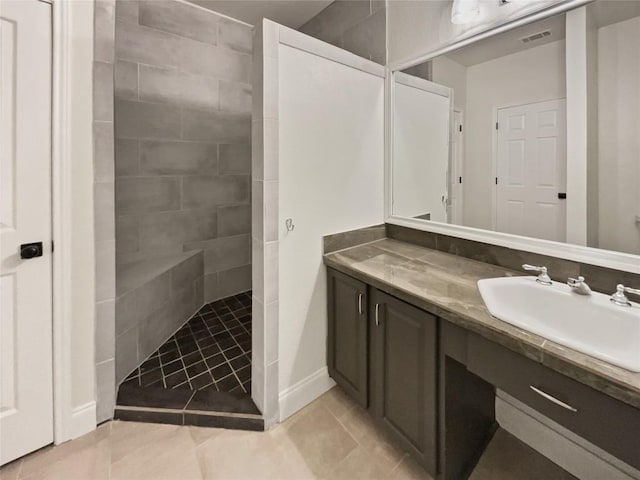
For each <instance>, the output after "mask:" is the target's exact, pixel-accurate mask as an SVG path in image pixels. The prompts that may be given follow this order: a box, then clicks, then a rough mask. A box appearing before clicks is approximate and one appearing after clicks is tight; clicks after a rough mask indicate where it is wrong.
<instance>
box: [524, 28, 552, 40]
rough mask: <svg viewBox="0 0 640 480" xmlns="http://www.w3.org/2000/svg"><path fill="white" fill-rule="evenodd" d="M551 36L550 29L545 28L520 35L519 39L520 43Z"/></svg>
mask: <svg viewBox="0 0 640 480" xmlns="http://www.w3.org/2000/svg"><path fill="white" fill-rule="evenodd" d="M550 36H551V30H545V31H544V32H538V33H533V34H531V35H529V36H527V37H522V38H521V39H520V41H521V42H522V43H529V42H535V41H536V40H540V39H542V38H547V37H550Z"/></svg>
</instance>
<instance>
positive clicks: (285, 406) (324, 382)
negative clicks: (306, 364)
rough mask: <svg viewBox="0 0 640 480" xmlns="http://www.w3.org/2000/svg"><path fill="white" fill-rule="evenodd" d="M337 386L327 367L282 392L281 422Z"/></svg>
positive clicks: (280, 397)
mask: <svg viewBox="0 0 640 480" xmlns="http://www.w3.org/2000/svg"><path fill="white" fill-rule="evenodd" d="M335 384H336V382H334V381H333V380H332V379H331V377H329V370H328V369H327V367H322V368H321V369H320V370H318V371H316V372H315V373H312V374H311V375H309V376H308V377H307V378H304V379H302V380H300V381H299V382H297V383H296V384H294V385H291V386H290V387H289V388H287V389H285V390H283V391H282V392H280V395H279V398H278V400H279V402H280V421H281V422H283V421H284V420H286V419H287V418H289V417H290V416H291V415H293V414H294V413H296V412H297V411H298V410H300V409H301V408H303V407H306V406H307V405H309V404H310V403H311V402H313V401H314V400H315V399H316V398H318V397H319V396H320V395H322V394H323V393H325V392H326V391H328V390H329V389H331V388H333V386H334V385H335Z"/></svg>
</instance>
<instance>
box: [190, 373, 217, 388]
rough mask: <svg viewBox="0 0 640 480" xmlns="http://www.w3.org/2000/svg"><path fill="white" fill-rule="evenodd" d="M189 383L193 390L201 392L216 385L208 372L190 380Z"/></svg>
mask: <svg viewBox="0 0 640 480" xmlns="http://www.w3.org/2000/svg"><path fill="white" fill-rule="evenodd" d="M189 382H190V383H191V388H193V389H194V390H200V389H201V388H203V387H207V386H209V385H213V384H214V381H213V377H212V376H211V374H210V373H209V372H208V371H206V372H204V373H202V374H201V375H198V376H197V377H194V378H190V379H189Z"/></svg>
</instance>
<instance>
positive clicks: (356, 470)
mask: <svg viewBox="0 0 640 480" xmlns="http://www.w3.org/2000/svg"><path fill="white" fill-rule="evenodd" d="M403 456H404V453H403V452H400V451H399V450H397V449H395V448H394V447H392V446H391V445H388V444H383V443H380V444H378V445H377V446H375V447H373V448H368V447H363V446H359V447H357V448H356V449H354V450H353V451H352V452H351V453H350V454H349V455H348V456H347V458H345V459H344V460H343V461H342V462H340V463H339V464H338V466H337V467H335V468H334V469H332V470H331V471H330V472H329V473H328V474H327V475H326V477H325V478H326V479H327V480H329V479H330V480H386V479H388V478H389V476H390V475H391V472H392V471H393V470H394V469H395V468H396V467H397V466H398V465H399V464H400V462H401V461H402V458H403Z"/></svg>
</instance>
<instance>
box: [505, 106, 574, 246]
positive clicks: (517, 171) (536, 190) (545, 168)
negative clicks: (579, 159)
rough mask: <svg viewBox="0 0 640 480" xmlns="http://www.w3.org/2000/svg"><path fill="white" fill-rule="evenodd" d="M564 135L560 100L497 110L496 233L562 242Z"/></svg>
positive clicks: (565, 183)
mask: <svg viewBox="0 0 640 480" xmlns="http://www.w3.org/2000/svg"><path fill="white" fill-rule="evenodd" d="M566 132H567V120H566V102H565V100H564V99H561V100H552V101H548V102H540V103H532V104H528V105H520V106H517V107H510V108H501V109H500V110H498V142H497V146H498V158H497V165H496V167H497V168H496V173H497V174H496V177H497V179H496V182H497V184H496V227H497V228H496V229H497V230H498V231H499V232H505V233H513V234H515V235H525V236H527V237H535V238H542V239H545V240H556V241H560V242H564V241H565V240H566V236H567V226H566V223H567V222H566V217H567V213H566V201H565V200H564V199H562V196H563V194H565V198H566V193H567V191H566V185H567V181H566V178H567V133H566Z"/></svg>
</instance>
